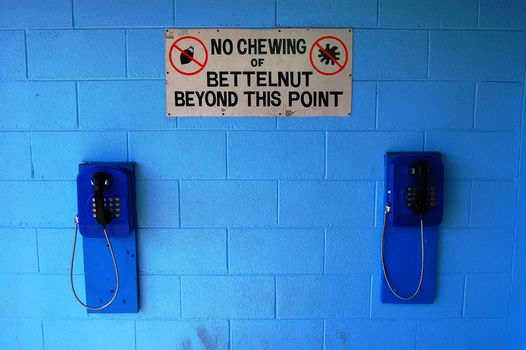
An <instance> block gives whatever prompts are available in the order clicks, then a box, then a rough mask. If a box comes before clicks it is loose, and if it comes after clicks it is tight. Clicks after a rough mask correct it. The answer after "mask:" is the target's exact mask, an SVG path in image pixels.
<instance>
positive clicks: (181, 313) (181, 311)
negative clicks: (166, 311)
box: [179, 275, 183, 318]
mask: <svg viewBox="0 0 526 350" xmlns="http://www.w3.org/2000/svg"><path fill="white" fill-rule="evenodd" d="M179 317H180V318H183V276H182V275H179Z"/></svg>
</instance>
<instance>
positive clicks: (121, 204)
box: [70, 162, 138, 313]
mask: <svg viewBox="0 0 526 350" xmlns="http://www.w3.org/2000/svg"><path fill="white" fill-rule="evenodd" d="M77 207H78V215H77V217H76V218H75V238H74V243H73V254H72V258H71V268H70V281H71V288H72V291H73V294H74V296H75V298H76V299H77V301H78V302H79V303H80V304H81V305H82V306H84V307H85V308H87V309H88V312H105V313H117V312H137V311H138V283H137V256H136V246H137V244H136V235H135V228H136V208H135V165H134V163H96V162H88V163H82V164H80V165H79V174H78V176H77ZM78 230H80V233H81V234H82V236H83V248H84V275H85V287H86V303H84V302H83V301H81V300H80V298H79V297H78V295H77V293H76V291H75V287H74V283H73V263H74V260H75V247H76V241H77V231H78ZM108 253H109V254H108ZM108 255H109V256H110V257H111V263H110V260H109V259H108V258H107V256H108ZM105 257H106V258H105Z"/></svg>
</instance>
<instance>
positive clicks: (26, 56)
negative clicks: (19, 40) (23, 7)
mask: <svg viewBox="0 0 526 350" xmlns="http://www.w3.org/2000/svg"><path fill="white" fill-rule="evenodd" d="M24 46H25V52H24V59H25V61H26V79H28V80H29V54H28V50H27V48H28V46H27V30H24Z"/></svg>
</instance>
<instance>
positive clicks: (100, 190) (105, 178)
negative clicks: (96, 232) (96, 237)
mask: <svg viewBox="0 0 526 350" xmlns="http://www.w3.org/2000/svg"><path fill="white" fill-rule="evenodd" d="M91 186H93V203H94V205H95V215H96V219H97V222H98V223H99V224H101V225H102V227H106V225H107V224H108V223H109V222H110V221H111V213H110V212H109V210H107V209H106V208H105V207H104V189H105V188H110V186H111V179H110V176H109V175H108V174H106V173H96V174H95V175H94V176H93V177H92V178H91Z"/></svg>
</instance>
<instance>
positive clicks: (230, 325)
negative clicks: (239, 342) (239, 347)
mask: <svg viewBox="0 0 526 350" xmlns="http://www.w3.org/2000/svg"><path fill="white" fill-rule="evenodd" d="M227 322H228V348H229V349H230V350H232V320H227Z"/></svg>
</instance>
